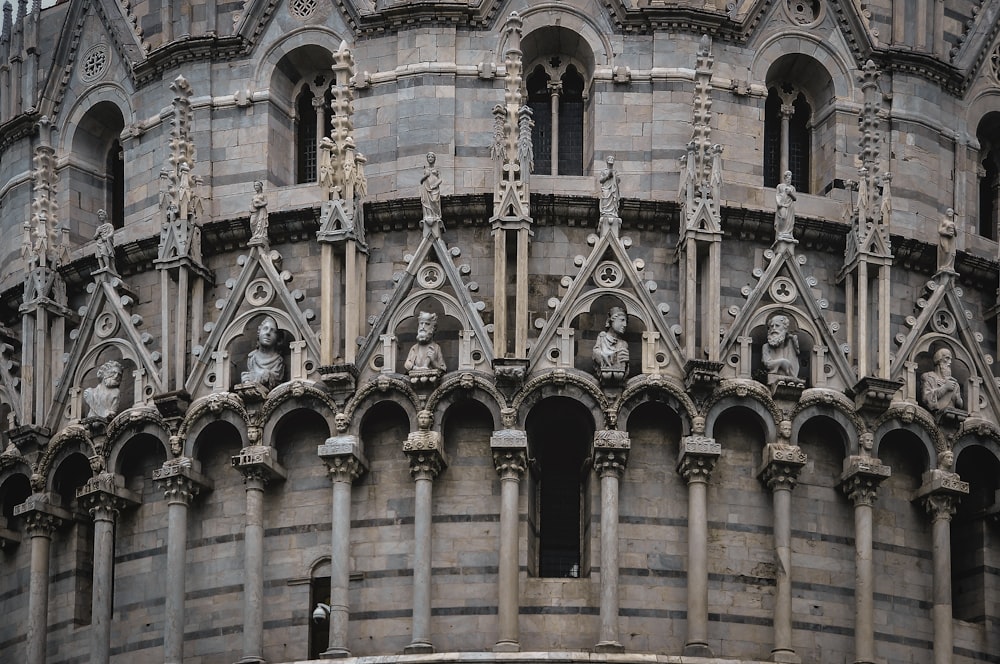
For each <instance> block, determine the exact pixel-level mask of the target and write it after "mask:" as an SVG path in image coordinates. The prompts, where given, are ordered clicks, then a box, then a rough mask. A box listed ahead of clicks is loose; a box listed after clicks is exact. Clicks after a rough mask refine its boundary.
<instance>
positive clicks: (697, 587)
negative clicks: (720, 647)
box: [677, 435, 722, 657]
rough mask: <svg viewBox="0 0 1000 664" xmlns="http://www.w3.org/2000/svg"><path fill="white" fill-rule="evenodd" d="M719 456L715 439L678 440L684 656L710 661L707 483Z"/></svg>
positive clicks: (704, 437) (693, 438) (719, 451)
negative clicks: (684, 506) (684, 550)
mask: <svg viewBox="0 0 1000 664" xmlns="http://www.w3.org/2000/svg"><path fill="white" fill-rule="evenodd" d="M720 454H722V446H721V445H719V444H718V443H717V442H715V439H714V438H709V437H707V436H699V435H696V436H685V437H684V438H682V439H681V445H680V452H679V454H678V459H677V472H678V473H680V474H681V477H683V478H684V480H685V481H686V482H687V485H688V575H687V630H688V631H687V641H686V643H685V644H684V653H683V654H684V655H686V656H694V657H712V649H711V648H709V647H708V480H709V479H710V478H711V475H712V470H713V469H714V468H715V462H716V461H718V459H719V455H720Z"/></svg>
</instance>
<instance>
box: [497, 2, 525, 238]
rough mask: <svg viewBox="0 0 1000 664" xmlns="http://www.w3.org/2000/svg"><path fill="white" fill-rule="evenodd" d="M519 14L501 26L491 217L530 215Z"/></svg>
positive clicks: (509, 18)
mask: <svg viewBox="0 0 1000 664" xmlns="http://www.w3.org/2000/svg"><path fill="white" fill-rule="evenodd" d="M521 26H522V22H521V17H520V16H518V14H517V12H511V13H510V16H509V17H508V18H507V24H506V26H505V27H504V30H505V32H506V33H507V53H506V56H505V58H504V68H505V72H506V73H505V76H504V95H503V96H504V104H503V105H502V106H501V105H500V104H497V105H496V106H495V107H494V108H493V146H492V148H491V154H492V156H493V159H494V163H495V164H496V166H495V168H494V172H495V174H496V182H495V183H494V187H493V219H494V221H497V220H501V219H503V220H507V221H513V220H523V219H529V218H530V217H529V192H528V180H529V176H530V173H531V168H532V162H533V160H534V148H533V146H532V143H531V128H532V126H533V125H534V121H533V120H532V119H531V109H530V108H529V107H528V106H527V105H525V104H524V103H523V96H522V89H523V86H524V79H523V77H522V76H521V74H522V71H521V69H522V62H521Z"/></svg>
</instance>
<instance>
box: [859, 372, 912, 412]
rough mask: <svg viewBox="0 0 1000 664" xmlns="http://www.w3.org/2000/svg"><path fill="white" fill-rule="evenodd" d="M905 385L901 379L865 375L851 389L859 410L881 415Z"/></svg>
mask: <svg viewBox="0 0 1000 664" xmlns="http://www.w3.org/2000/svg"><path fill="white" fill-rule="evenodd" d="M901 387H903V381H901V380H888V379H886V378H876V377H875V376H865V377H863V378H862V379H861V380H859V381H858V382H857V383H855V385H854V387H852V388H851V389H850V390H849V393H850V395H851V396H853V397H854V403H855V405H856V406H857V408H858V410H860V411H862V412H866V413H869V414H871V415H881V414H882V413H884V412H885V411H886V410H888V408H889V404H891V403H892V397H893V395H894V394H896V392H898V391H899V388H901Z"/></svg>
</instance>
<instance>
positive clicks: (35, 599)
mask: <svg viewBox="0 0 1000 664" xmlns="http://www.w3.org/2000/svg"><path fill="white" fill-rule="evenodd" d="M58 503H59V498H58V497H57V496H53V495H50V494H47V493H36V494H33V495H31V496H29V497H28V500H26V501H25V502H23V503H21V504H20V505H17V506H15V507H14V516H17V517H20V518H21V520H22V523H24V532H25V534H27V535H28V537H29V538H30V539H31V572H30V575H29V577H28V624H27V631H28V636H27V651H28V652H27V658H26V659H25V662H26V664H45V641H46V636H47V633H48V620H49V545H50V544H51V543H52V533H53V532H54V531H55V529H56V528H58V527H59V526H61V525H62V524H63V523H67V522H69V521H70V520H71V519H72V516H71V515H70V513H69V512H67V511H66V510H64V509H62V508H60V507H58V506H57V505H58Z"/></svg>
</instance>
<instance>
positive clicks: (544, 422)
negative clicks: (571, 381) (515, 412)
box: [527, 397, 594, 578]
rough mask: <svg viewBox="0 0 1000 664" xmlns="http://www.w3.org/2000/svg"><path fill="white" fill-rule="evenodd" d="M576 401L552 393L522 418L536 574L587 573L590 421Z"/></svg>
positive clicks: (551, 575)
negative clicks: (532, 493)
mask: <svg viewBox="0 0 1000 664" xmlns="http://www.w3.org/2000/svg"><path fill="white" fill-rule="evenodd" d="M590 420H591V418H590V417H589V413H587V411H586V410H585V409H584V408H583V407H582V406H581V405H580V404H579V403H577V402H575V401H573V400H571V399H568V398H564V397H553V398H550V399H546V400H544V401H543V402H542V403H540V404H539V405H538V406H537V407H536V408H535V410H534V411H533V412H532V415H531V416H529V418H528V422H527V431H528V442H529V445H530V446H531V448H532V449H533V450H534V452H533V454H534V456H535V458H536V460H537V461H538V476H537V478H536V481H537V487H536V491H537V493H536V500H537V519H538V523H537V532H538V541H537V552H538V559H537V560H538V576H541V577H561V578H578V577H580V576H583V575H585V574H586V573H587V569H588V565H587V556H586V551H587V542H588V541H589V539H590V517H589V513H590V509H589V494H590V491H589V487H590V475H591V472H590V464H589V463H587V461H588V450H589V446H590V441H591V440H592V439H593V436H594V431H593V427H592V426H589V425H588V422H590Z"/></svg>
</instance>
